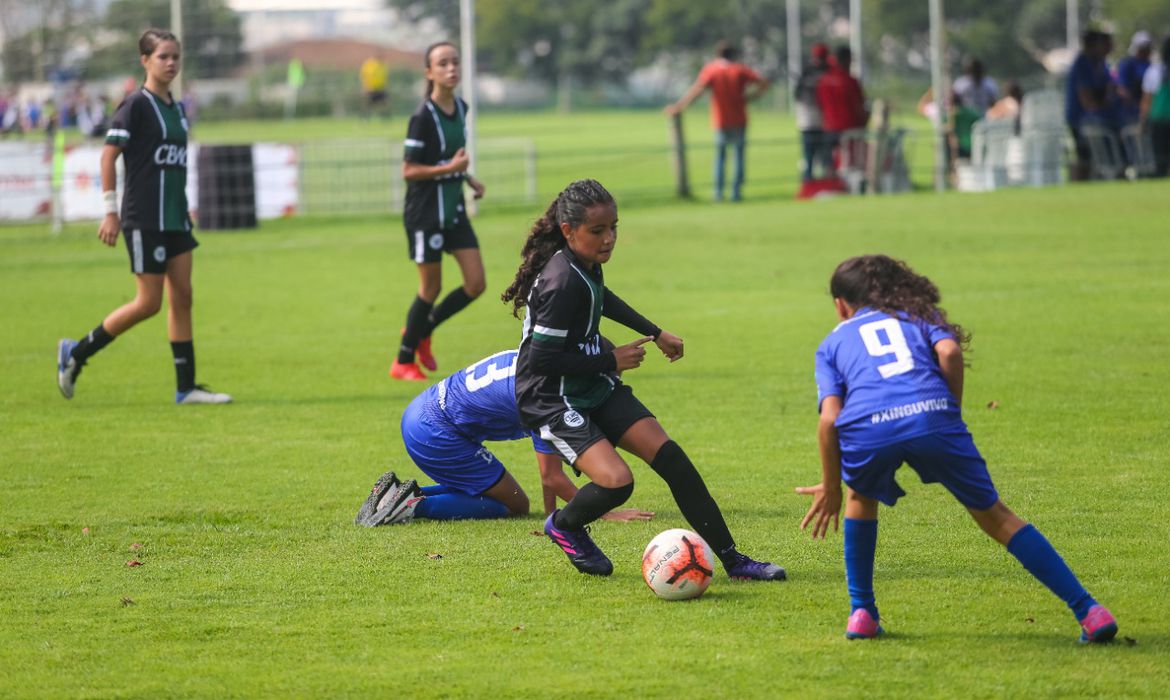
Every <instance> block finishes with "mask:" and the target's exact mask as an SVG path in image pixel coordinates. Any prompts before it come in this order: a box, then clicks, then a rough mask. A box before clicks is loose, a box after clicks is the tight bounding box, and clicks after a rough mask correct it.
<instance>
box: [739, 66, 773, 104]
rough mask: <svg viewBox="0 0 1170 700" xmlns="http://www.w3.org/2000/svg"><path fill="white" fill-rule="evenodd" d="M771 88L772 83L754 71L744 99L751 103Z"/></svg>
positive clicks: (749, 77)
mask: <svg viewBox="0 0 1170 700" xmlns="http://www.w3.org/2000/svg"><path fill="white" fill-rule="evenodd" d="M771 86H772V81H770V80H768V79H767V78H766V77H764V76H762V75H760V74H759V73H756V72H755V71H752V73H751V74H750V75H749V76H748V90H747V91H746V92H744V95H743V97H744V99H745V100H747V101H748V102H751V101H752V100H754V99H756V98H757V97H760V96H761V95H763V94H764V93H765V92H767V91H768V88H769V87H771Z"/></svg>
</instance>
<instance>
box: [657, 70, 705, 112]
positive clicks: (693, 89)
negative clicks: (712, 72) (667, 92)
mask: <svg viewBox="0 0 1170 700" xmlns="http://www.w3.org/2000/svg"><path fill="white" fill-rule="evenodd" d="M706 89H707V83H706V82H705V81H704V80H703V77H702V76H701V75H700V76H699V78H698V79H697V80H696V81H695V82H694V83H692V84H691V86H690V87H689V88H687V91H686V92H685V93H683V96H682V97H680V98H679V99H678V102H675V103H674V104H672V105H667V107H666V113H667V114H669V115H670V116H672V117H673V116H674V115H676V114H679V113H681V112H682V111H683V110H684V109H686V108H687V107H690V106H691V103H692V102H694V101H695V100H697V99H698V98H699V95H702V94H703V91H704V90H706Z"/></svg>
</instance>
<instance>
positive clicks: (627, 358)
mask: <svg viewBox="0 0 1170 700" xmlns="http://www.w3.org/2000/svg"><path fill="white" fill-rule="evenodd" d="M651 340H654V337H653V336H649V335H644V336H642V337H641V338H638V339H637V340H635V341H634V342H632V343H627V344H625V345H619V346H618V347H616V348H614V349H613V357H614V359H615V360H617V371H619V372H624V371H626V370H627V369H635V368H637V367H640V366H641V365H642V360H643V359H645V358H646V348H644V347H642V346H643V345H645V344H646V343H649V342H650V341H651Z"/></svg>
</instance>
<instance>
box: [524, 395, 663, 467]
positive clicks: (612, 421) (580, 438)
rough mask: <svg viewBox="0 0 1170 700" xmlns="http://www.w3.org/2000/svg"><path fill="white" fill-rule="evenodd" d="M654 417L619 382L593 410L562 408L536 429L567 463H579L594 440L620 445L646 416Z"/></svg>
mask: <svg viewBox="0 0 1170 700" xmlns="http://www.w3.org/2000/svg"><path fill="white" fill-rule="evenodd" d="M653 417H654V414H653V413H651V412H650V409H648V408H646V407H645V406H643V405H642V402H641V401H639V400H638V398H637V397H636V396H634V392H633V390H631V389H630V387H628V386H626V385H625V384H619V385H617V387H615V388H614V390H613V393H612V394H610V395H609V398H608V399H606V400H605V403H603V404H601V405H600V406H598V407H597V408H595V409H593V410H592V411H590V412H589V413H579V412H577V411H574V410H572V409H569V410H566V411H562V412H561V413H558V414H556V415H555V416H553V417H552V418H551V419H550V420H549V421H548V422H547V423H545V424H544V425H540V426H538V427H537V428H536V429H537V431H538V432H539V433H540V437H541V438H542V439H543V440H545V441H546V442H548V443H549V444H550V445H552V446H553V447H554V448H556V450H557V452H559V453H560V455H561V457H562V458H564V460H565V461H566V462H568V463H569V464H576V463H577V457H579V456H580V455H582V454H584V453H585V450H587V449H589V448H590V447H591V446H592V445H593V443H595V442H597V441H599V440H602V439H605V440H609V441H610V443H611V444H613V445H614V446H615V447H616V446H617V444H618V442H620V441H621V439H622V436H623V435H625V434H626V431H627V430H629V429H630V426H632V425H633V424H634V423H637V422H638V421H640V420H642V419H643V418H653Z"/></svg>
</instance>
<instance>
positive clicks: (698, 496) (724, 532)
mask: <svg viewBox="0 0 1170 700" xmlns="http://www.w3.org/2000/svg"><path fill="white" fill-rule="evenodd" d="M650 467H651V468H652V469H653V470H654V471H655V472H657V473H658V476H661V477H662V479H663V481H665V482H666V485H667V486H669V487H670V493H671V495H672V496H674V502H675V503H677V504H678V509H679V510H680V511H682V514H683V517H684V518H686V520H687V522H688V523H690V525H691V527H693V528H694V529H695V532H697V533H699V536H700V537H702V538H703V539H705V540H707V544H709V545H711V549H713V550H715V552H717V553H718V555H719V558H720V560H721V561H724V562H726V559H724V557H725V556H727V557H730V558H734V556H735V540H734V539H732V537H731V532H730V531H729V530H728V529H727V521H725V520H724V519H723V513H721V512H719V505H718V504H717V503H715V499H714V498H712V497H711V492H710V491H708V490H707V485H706V484H705V483H703V477H701V476H699V472H698V470H697V469H695V465H694V464H692V463H691V460H690V458H689V457H687V453H686V452H683V448H681V447H679V445H678V443H677V442H675V441H674V440H668V441H667V442H666V444H664V445H663V446H662V447H661V448H659V450H658V454H656V455H654V461H652V462H651V463H650Z"/></svg>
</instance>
